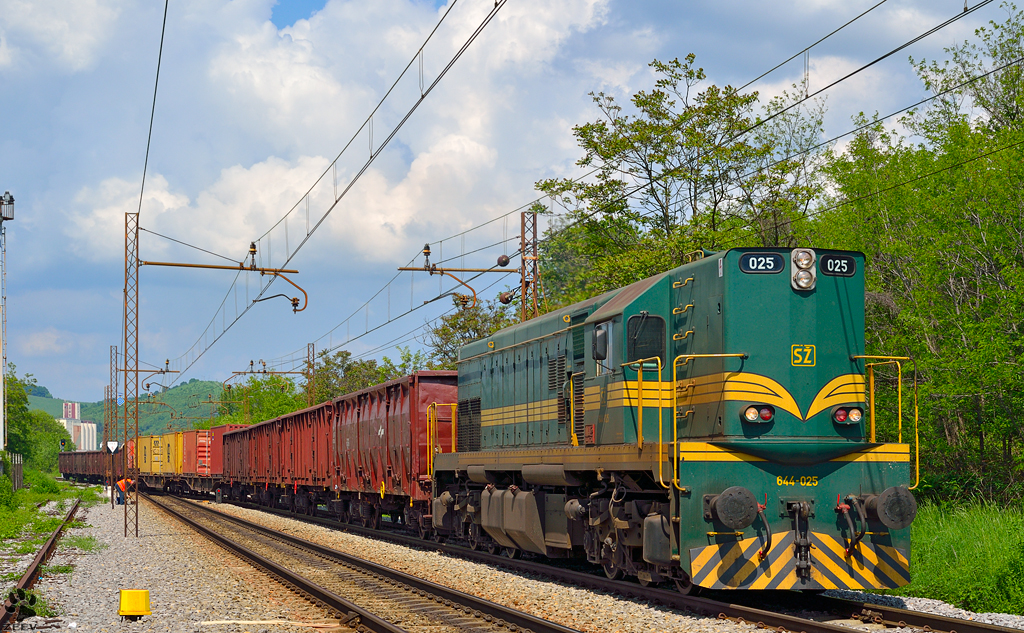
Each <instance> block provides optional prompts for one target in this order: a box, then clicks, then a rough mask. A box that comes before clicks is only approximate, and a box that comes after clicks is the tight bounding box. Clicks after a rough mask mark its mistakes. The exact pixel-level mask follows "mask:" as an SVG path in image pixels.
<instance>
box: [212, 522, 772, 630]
mask: <svg viewBox="0 0 1024 633" xmlns="http://www.w3.org/2000/svg"><path fill="white" fill-rule="evenodd" d="M203 503H207V502H203ZM212 505H213V506H214V509H215V510H218V511H221V512H224V513H225V514H230V515H233V516H237V517H240V518H243V519H246V520H249V521H252V522H254V523H258V524H260V525H263V526H265V527H268V528H271V529H274V530H278V531H280V532H285V533H287V534H289V535H290V536H296V537H299V538H303V539H307V540H309V541H312V542H314V543H318V544H320V545H324V546H326V547H330V548H333V549H336V550H338V551H341V552H345V553H347V554H352V555H354V556H359V557H360V558H363V559H366V560H369V561H372V562H374V563H377V564H380V565H385V566H387V567H390V568H391V569H397V570H399V571H402V572H405V573H407V574H411V575H414V576H418V577H420V578H424V579H426V580H430V581H432V582H436V583H438V584H441V585H444V586H446V587H450V588H452V589H457V590H459V591H463V592H465V593H468V594H472V595H474V596H479V597H481V598H486V599H487V600H490V601H492V602H496V603H498V604H502V605H505V606H508V607H512V608H514V609H518V610H520V611H524V612H526V613H529V614H531V615H534V616H537V617H540V618H544V619H546V620H549V621H551V622H556V623H558V624H561V625H563V626H567V627H570V628H574V629H578V630H580V631H587V632H598V631H600V632H602V633H605V632H607V633H650V632H651V631H687V632H688V633H689V632H692V633H703V632H711V631H713V632H715V633H730V632H734V631H736V632H738V631H752V630H755V628H754V627H753V626H749V625H740V624H736V623H733V622H730V621H727V620H718V619H716V618H708V617H701V616H694V615H691V614H687V613H683V612H680V611H677V610H674V609H669V608H666V607H662V606H654V605H650V604H646V603H643V602H637V601H633V600H628V599H625V598H619V597H616V596H610V595H607V594H603V593H600V592H596V591H591V590H589V589H585V588H581V587H576V586H571V585H567V584H564V583H561V582H557V581H552V580H548V579H537V578H530V577H527V576H523V575H520V574H516V573H512V572H507V571H504V570H501V569H495V568H493V567H490V566H489V565H483V564H480V563H476V562H472V561H467V560H462V559H459V558H454V557H451V556H446V555H444V554H441V553H439V552H436V551H424V550H419V549H414V548H410V547H406V546H404V545H398V544H395V543H387V542H384V541H379V540H375V539H371V538H366V537H363V536H359V535H357V534H350V533H347V532H340V531H338V530H332V529H329V528H326V527H323V526H319V525H313V524H309V523H305V522H302V521H298V520H295V519H291V518H287V517H281V516H277V515H274V514H269V513H266V512H261V511H259V510H252V509H249V508H241V507H238V506H234V505H230V504H219V505H217V504H212Z"/></svg>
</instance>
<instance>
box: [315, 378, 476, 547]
mask: <svg viewBox="0 0 1024 633" xmlns="http://www.w3.org/2000/svg"><path fill="white" fill-rule="evenodd" d="M457 397H458V386H457V374H456V372H450V371H422V372H418V373H415V374H413V375H411V376H405V377H402V378H399V379H397V380H392V381H391V382H387V383H384V384H383V385H377V386H374V387H370V388H368V389H363V390H362V391H358V392H356V393H353V394H349V395H346V396H342V397H341V398H338V399H337V400H335V401H334V404H335V410H336V412H337V416H336V418H337V422H336V423H335V425H334V441H335V468H336V471H337V473H338V482H337V483H336V490H338V491H339V501H340V503H339V504H338V505H339V507H338V511H339V513H340V514H341V517H342V518H343V519H348V520H350V521H356V520H359V521H361V522H363V523H365V524H370V525H376V524H379V522H380V519H381V515H382V514H388V515H390V516H391V518H392V519H393V520H402V521H405V522H406V523H407V524H409V525H410V526H414V527H419V526H420V525H421V517H422V516H424V515H429V514H430V513H429V509H428V504H429V503H430V498H431V493H430V475H431V473H430V472H429V469H428V464H429V461H428V459H427V456H428V453H429V451H430V450H431V449H430V447H431V442H432V440H431V437H430V433H429V428H428V423H427V418H428V413H427V411H428V409H429V407H430V405H431V404H432V403H438V404H450V403H454V402H455V401H456V399H457ZM437 412H438V424H437V430H436V434H435V435H436V437H435V439H436V446H435V448H436V449H437V450H441V451H444V452H450V451H451V448H452V437H451V407H448V406H439V407H438V408H437ZM342 493H348V494H342ZM352 493H356V494H352Z"/></svg>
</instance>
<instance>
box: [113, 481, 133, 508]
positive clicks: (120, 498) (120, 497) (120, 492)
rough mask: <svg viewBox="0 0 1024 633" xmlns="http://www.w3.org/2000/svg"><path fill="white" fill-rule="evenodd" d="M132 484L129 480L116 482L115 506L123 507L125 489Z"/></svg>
mask: <svg viewBox="0 0 1024 633" xmlns="http://www.w3.org/2000/svg"><path fill="white" fill-rule="evenodd" d="M133 483H135V482H133V481H132V480H131V479H122V480H121V481H119V482H117V505H124V497H125V489H126V487H127V486H131V485H132V484H133Z"/></svg>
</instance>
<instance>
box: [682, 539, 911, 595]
mask: <svg viewBox="0 0 1024 633" xmlns="http://www.w3.org/2000/svg"><path fill="white" fill-rule="evenodd" d="M795 534H796V533H795V532H794V531H792V530H790V531H787V532H781V533H778V534H775V535H774V537H773V538H772V547H771V549H770V550H769V551H768V553H767V555H766V556H765V557H764V558H761V557H760V556H759V552H760V550H761V548H762V547H764V537H763V535H759V536H753V537H749V538H743V539H736V540H733V541H728V542H726V543H715V544H712V545H708V546H705V547H694V548H692V549H690V576H691V578H692V579H693V582H694V584H697V585H699V586H701V587H707V588H709V589H793V588H800V589H892V588H895V587H902V586H903V585H906V584H907V583H909V582H910V561H909V560H908V559H907V556H906V554H905V553H904V552H903V551H902V550H900V549H897V548H895V547H889V546H886V545H881V544H877V543H869V542H863V541H862V542H861V543H859V544H858V545H857V547H856V548H854V551H853V552H851V553H850V555H849V556H847V555H846V548H845V544H844V541H843V540H842V539H841V538H839V537H835V536H832V535H829V534H823V533H820V532H812V533H811V535H810V540H811V548H810V562H811V568H810V578H809V579H806V580H801V579H800V577H799V576H798V575H797V572H796V548H795V547H794V539H795Z"/></svg>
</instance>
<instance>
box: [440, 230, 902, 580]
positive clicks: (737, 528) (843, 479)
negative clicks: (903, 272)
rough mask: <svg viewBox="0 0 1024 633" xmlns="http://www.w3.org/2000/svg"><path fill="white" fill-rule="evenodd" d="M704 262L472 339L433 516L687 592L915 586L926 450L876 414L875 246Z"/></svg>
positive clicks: (762, 252) (500, 542)
mask: <svg viewBox="0 0 1024 633" xmlns="http://www.w3.org/2000/svg"><path fill="white" fill-rule="evenodd" d="M694 257H695V259H694V260H693V261H691V262H689V263H687V264H685V265H683V266H680V267H679V268H676V269H674V270H670V271H668V272H665V273H663V274H660V275H657V276H654V277H651V278H649V279H645V280H643V281H639V282H637V283H634V284H632V285H629V286H626V287H624V288H620V289H617V290H613V291H611V292H607V293H605V294H603V295H601V296H599V297H595V298H592V299H590V300H587V301H583V302H581V303H578V304H575V305H572V306H569V307H566V308H563V309H561V310H558V311H555V312H551V313H548V314H545V315H543V316H541V317H539V318H535V319H532V320H530V321H526V322H524V323H521V324H519V325H516V326H513V327H510V328H506V329H504V330H501V331H499V332H497V333H495V334H494V335H493V336H491V337H489V338H486V339H483V340H480V341H476V342H474V343H471V344H469V345H466V346H465V347H463V348H462V350H461V351H460V357H459V364H458V367H459V386H458V393H459V396H458V403H451V404H452V406H456V405H457V423H456V430H457V434H456V437H455V440H454V446H455V450H454V452H449V453H440V454H437V455H435V457H434V464H433V468H434V472H433V477H434V486H433V490H434V499H433V502H432V508H431V523H432V525H433V527H434V529H435V531H436V532H438V533H439V534H441V535H447V536H448V537H449V538H453V539H460V540H465V541H466V542H468V544H469V545H470V546H471V547H474V548H481V547H484V548H488V549H490V550H491V551H499V550H500V551H502V552H503V553H504V554H506V555H508V556H519V555H520V554H522V553H523V552H531V553H533V554H536V555H540V556H544V557H551V558H568V557H580V558H582V557H585V558H586V559H587V560H588V561H590V562H592V563H594V564H598V565H600V566H601V567H602V568H603V569H604V571H605V573H606V574H607V575H608V576H609V577H612V578H616V577H620V576H625V575H629V576H636V577H637V578H639V580H640V582H641V583H643V584H649V583H658V582H666V581H674V582H675V583H676V585H677V586H678V587H679V589H680V591H689V590H691V589H692V588H693V587H695V586H700V587H708V588H715V589H815V590H816V589H831V588H847V589H861V588H887V587H898V586H901V585H905V584H906V583H908V582H909V581H910V574H909V560H910V529H909V528H910V524H911V522H912V521H913V519H914V516H915V514H916V511H917V505H916V502H915V500H914V497H913V495H912V493H911V492H910V491H909V490H908V485H909V483H910V475H911V473H910V467H911V454H910V446H909V445H908V444H902V443H900V444H888V443H879V442H876V441H874V440H875V437H874V420H873V418H872V415H873V414H872V413H871V412H870V411H867V410H866V409H865V407H866V403H867V402H868V397H867V395H868V394H867V393H866V392H867V391H868V390H869V387H868V382H869V381H868V380H867V373H866V372H869V367H870V365H872V364H873V361H872V359H871V358H868V357H866V356H865V355H864V354H865V352H864V256H863V254H861V253H856V252H848V251H833V250H821V249H809V248H796V249H779V248H768V249H765V248H743V249H731V250H728V251H723V252H708V251H704V252H700V253H697V254H695V256H694ZM879 362H894V361H893V360H892V359H889V358H883V359H880V361H879ZM896 362H898V361H896ZM440 404H446V403H439V406H440Z"/></svg>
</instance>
